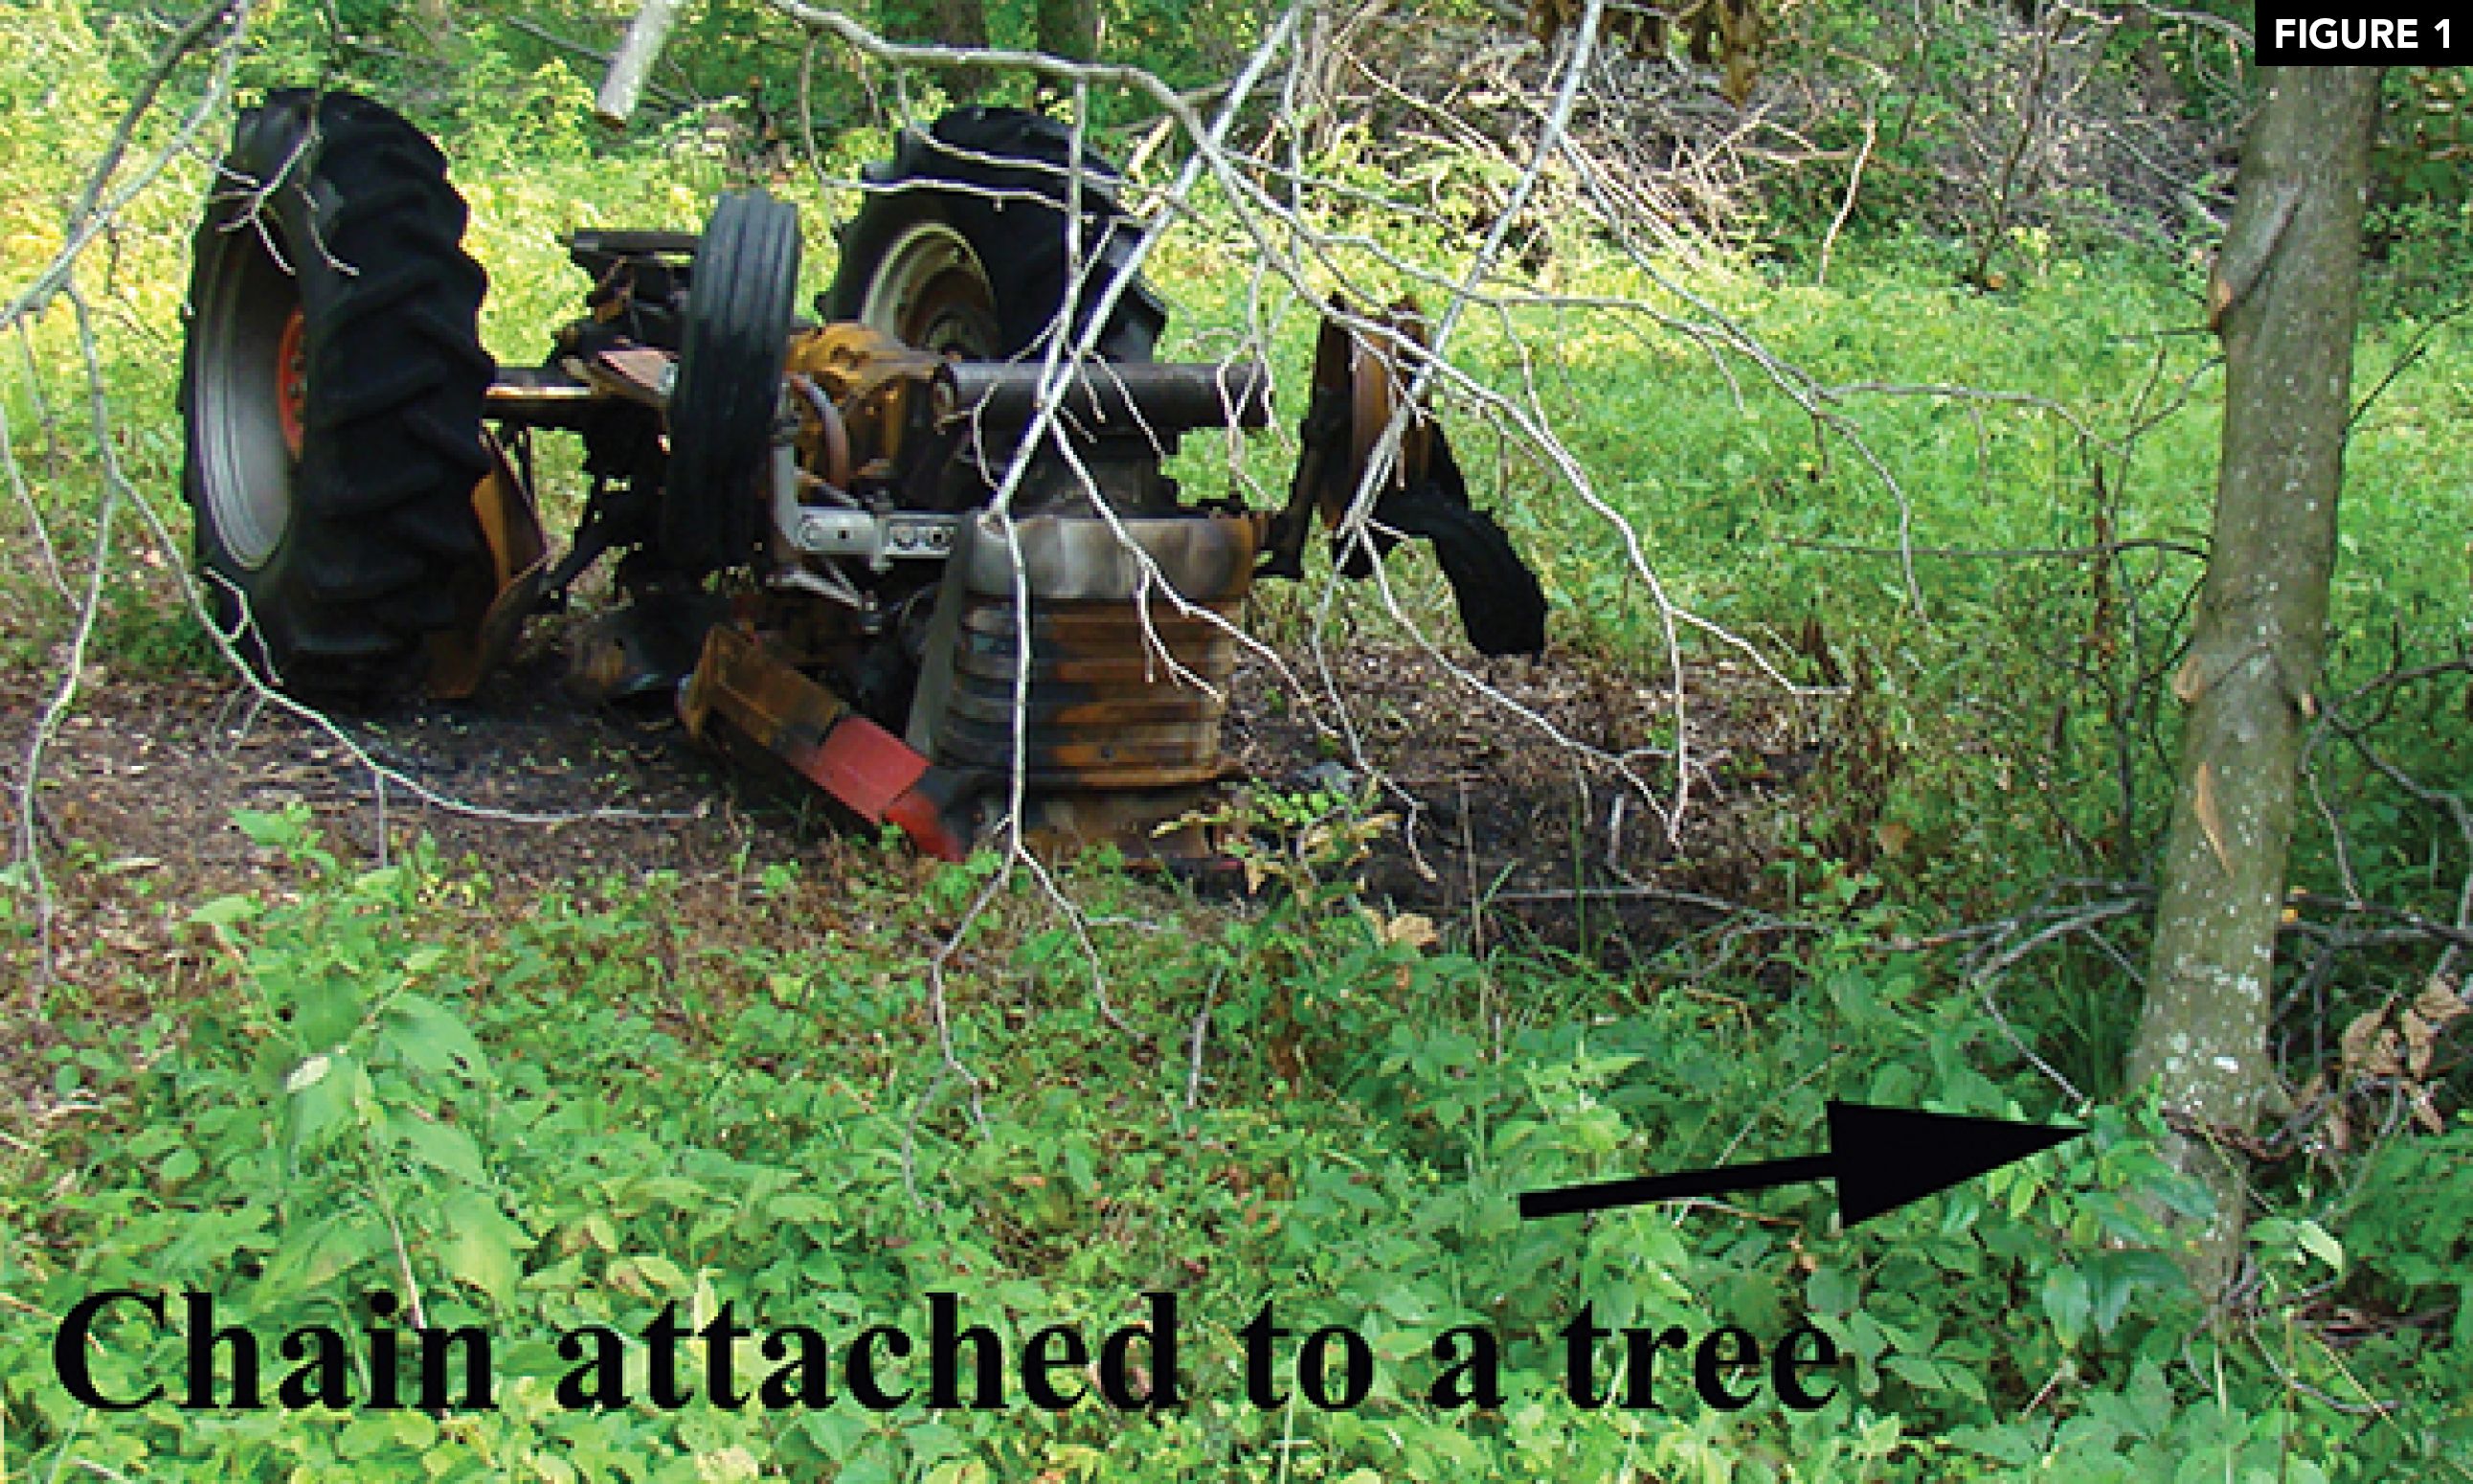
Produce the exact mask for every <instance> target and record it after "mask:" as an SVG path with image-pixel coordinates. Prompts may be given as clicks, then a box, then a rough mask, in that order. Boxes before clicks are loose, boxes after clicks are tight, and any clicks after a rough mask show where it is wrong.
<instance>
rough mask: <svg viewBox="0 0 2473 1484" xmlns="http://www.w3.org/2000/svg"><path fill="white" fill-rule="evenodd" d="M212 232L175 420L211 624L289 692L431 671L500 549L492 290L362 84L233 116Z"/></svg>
mask: <svg viewBox="0 0 2473 1484" xmlns="http://www.w3.org/2000/svg"><path fill="white" fill-rule="evenodd" d="M217 180H218V182H219V183H218V184H217V186H216V188H215V190H214V193H213V194H212V196H210V197H209V199H208V201H207V203H206V212H205V219H204V223H203V224H202V225H201V226H200V227H199V228H198V233H197V238H196V243H195V257H194V267H193V270H192V275H191V277H190V281H189V315H190V322H189V326H188V341H187V347H186V350H185V354H184V357H183V364H182V372H181V382H180V406H181V411H182V413H183V414H184V415H185V418H186V422H187V454H188V465H187V471H186V474H185V477H184V485H185V490H186V493H187V495H188V500H189V506H190V509H191V511H192V512H193V513H194V515H196V522H197V558H198V565H199V570H200V572H201V574H202V575H203V577H204V581H205V583H206V585H207V587H208V589H209V592H208V598H209V603H210V606H211V608H212V610H213V611H214V613H215V616H216V618H217V621H218V622H219V624H220V625H221V626H222V627H223V628H224V630H225V632H226V633H227V634H229V635H230V636H231V638H232V640H233V642H234V644H235V645H236V646H237V647H238V648H239V649H240V651H241V652H242V654H243V655H244V656H245V657H246V658H249V659H250V660H251V661H252V663H253V664H254V665H256V666H257V667H258V668H259V669H260V670H261V671H262V672H263V673H264V674H265V675H266V676H267V678H268V679H269V680H270V681H272V682H275V683H276V684H278V685H280V686H281V687H282V688H284V689H285V690H288V691H292V692H294V693H297V694H302V695H314V696H321V697H334V698H357V699H362V700H369V699H375V698H377V697H380V696H383V695H386V694H389V693H392V692H396V691H398V690H401V689H403V688H406V687H407V686H409V685H411V684H413V683H415V682H418V681H419V680H420V675H421V671H422V665H421V661H422V659H423V649H424V645H425V642H426V640H427V637H428V635H429V634H432V633H434V632H436V631H438V630H441V629H444V628H445V627H447V626H448V625H449V624H450V623H451V622H453V621H454V619H455V617H456V616H457V615H456V597H455V594H456V591H457V588H458V586H459V585H458V582H457V579H458V577H459V574H462V573H464V572H465V571H466V569H468V567H470V566H471V565H473V564H474V563H476V562H481V561H483V560H484V559H485V557H486V546H485V543H484V539H483V536H482V533H481V527H480V524H479V521H478V520H477V519H476V518H475V516H474V515H473V512H472V489H473V486H474V485H475V484H476V483H478V482H479V480H480V479H481V478H482V477H483V476H484V475H485V474H487V473H488V472H489V469H490V467H491V460H490V455H489V453H488V451H487V448H486V446H485V445H484V444H483V443H482V440H481V416H482V402H483V397H484V396H485V395H486V393H487V390H488V388H489V385H490V381H491V378H492V374H493V373H494V367H493V366H492V362H491V359H490V357H489V355H488V354H487V353H486V352H485V351H484V350H483V349H482V348H481V342H480V334H479V323H478V322H479V311H480V304H481V296H482V293H483V290H484V288H485V286H486V279H485V278H484V276H483V275H482V272H481V270H480V268H479V266H478V265H476V264H475V263H474V262H473V261H472V259H471V258H470V257H468V255H466V253H465V252H464V250H463V248H462V246H461V239H462V236H463V231H464V223H465V206H464V201H463V198H462V197H460V196H459V195H457V194H456V192H455V189H454V187H453V186H451V185H449V184H448V183H447V180H446V162H445V159H444V156H441V155H440V154H439V152H438V149H437V147H436V146H435V145H433V144H432V143H430V141H429V140H428V138H427V137H425V136H424V135H423V134H422V133H421V132H420V130H418V129H416V128H415V127H413V126H412V125H411V124H409V123H407V122H406V121H405V120H404V119H402V118H401V117H399V116H398V115H396V113H394V112H392V111H390V110H389V109H387V108H383V107H381V106H379V105H377V104H375V103H372V102H371V101H370V100H368V99H366V98H359V97H355V96H352V95H350V94H348V93H323V94H321V93H313V92H310V91H307V90H302V89H287V90H283V91H278V92H276V93H272V94H270V95H269V96H268V98H267V101H266V102H265V103H264V104H263V105H262V106H260V107H258V108H251V109H249V110H248V111H246V112H245V113H243V114H242V115H241V118H240V122H239V126H238V128H237V129H236V130H235V132H234V134H233V140H232V148H231V153H230V154H229V155H228V156H227V157H226V159H225V161H224V166H223V170H222V172H221V174H220V175H219V176H218V178H217Z"/></svg>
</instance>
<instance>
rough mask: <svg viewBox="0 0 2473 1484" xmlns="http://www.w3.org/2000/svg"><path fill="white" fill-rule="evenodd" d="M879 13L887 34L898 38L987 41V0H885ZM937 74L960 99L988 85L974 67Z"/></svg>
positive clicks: (966, 42)
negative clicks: (972, 68)
mask: <svg viewBox="0 0 2473 1484" xmlns="http://www.w3.org/2000/svg"><path fill="white" fill-rule="evenodd" d="M878 15H879V16H880V24H882V26H883V27H884V33H885V35H886V36H891V37H892V38H894V39H895V40H897V41H933V42H935V43H937V44H938V45H940V46H985V45H987V44H988V7H987V0H883V3H882V5H881V7H880V8H879V11H878ZM938 78H939V80H940V81H941V82H943V83H944V84H945V90H946V91H947V92H948V93H950V94H952V95H953V98H954V100H955V101H957V102H960V103H969V102H971V101H972V100H973V99H975V98H977V97H978V95H979V94H980V93H981V92H982V91H983V90H985V88H986V86H987V79H986V78H985V77H983V76H981V75H980V74H979V73H978V72H976V71H974V70H971V69H956V70H952V71H947V72H942V73H939V74H938Z"/></svg>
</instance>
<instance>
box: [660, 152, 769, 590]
mask: <svg viewBox="0 0 2473 1484" xmlns="http://www.w3.org/2000/svg"><path fill="white" fill-rule="evenodd" d="M798 293H799V210H798V207H796V206H794V205H792V204H791V203H788V202H786V201H776V200H775V199H773V198H772V197H771V196H769V195H767V194H765V193H764V192H762V191H737V192H732V194H730V195H727V196H724V197H723V198H721V201H720V203H718V204H716V205H715V206H714V207H713V210H712V221H711V223H710V225H708V227H706V228H705V233H704V236H703V237H702V239H700V241H699V244H698V246H697V248H696V255H695V266H694V267H693V268H692V269H691V270H690V271H689V276H688V278H687V302H686V310H685V312H684V315H683V316H682V317H681V327H680V332H679V340H680V347H679V373H678V381H677V382H676V384H675V385H674V387H673V389H672V391H671V394H670V462H669V467H668V469H667V471H666V472H665V474H664V476H663V479H662V486H661V514H660V543H659V549H660V556H661V560H662V561H663V562H665V563H666V564H668V565H670V566H674V567H677V568H679V569H680V570H682V571H685V572H691V573H703V572H708V571H712V570H714V569H716V568H719V567H728V566H734V565H737V564H738V563H740V562H746V561H748V560H749V559H750V558H752V557H753V556H754V555H755V553H756V542H757V540H758V539H759V538H760V536H761V534H762V531H763V515H764V488H765V482H764V476H765V474H766V472H767V470H768V467H769V465H770V463H771V460H772V457H773V436H772V434H773V420H774V418H775V416H776V415H777V414H778V412H779V410H780V403H781V372H782V363H783V361H784V360H785V359H786V358H787V356H788V354H789V349H790V324H791V313H792V311H793V310H794V309H795V308H796V307H797V304H796V301H797V299H798Z"/></svg>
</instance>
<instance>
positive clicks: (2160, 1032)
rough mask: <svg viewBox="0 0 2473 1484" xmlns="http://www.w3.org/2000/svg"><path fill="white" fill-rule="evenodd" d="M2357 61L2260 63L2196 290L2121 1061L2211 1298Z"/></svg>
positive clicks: (2310, 619)
mask: <svg viewBox="0 0 2473 1484" xmlns="http://www.w3.org/2000/svg"><path fill="white" fill-rule="evenodd" d="M2380 71H2381V69H2379V68H2376V67H2320V68H2280V69H2274V70H2272V71H2270V72H2269V73H2268V74H2267V76H2266V95H2265V98H2264V100H2263V102H2262V103H2261V105H2260V107H2259V110H2258V114H2257V116H2256V118H2255V119H2254V120H2253V121H2252V123H2251V125H2250V132H2249V135H2248V138H2247V139H2246V140H2245V142H2244V145H2243V150H2242V162H2241V176H2240V180H2239V194H2238V196H2237V198H2236V201H2235V203H2234V207H2233V217H2232V224H2231V226H2230V227H2228V228H2227V229H2226V231H2225V234H2224V245H2223V250H2222V251H2221V254H2220V255H2219V257H2218V259H2217V263H2216V270H2215V275H2214V277H2213V280H2212V281H2211V283H2210V284H2209V287H2208V299H2209V308H2210V318H2211V321H2212V323H2213V325H2214V327H2215V329H2216V330H2217V331H2218V333H2219V334H2220V335H2221V337H2222V341H2223V347H2224V431H2223V450H2222V462H2221V467H2220V469H2219V471H2218V475H2217V487H2216V521H2215V539H2214V543H2213V545H2212V547H2211V548H2210V552H2209V556H2208V562H2207V576H2206V586H2205V588H2204V590H2203V591H2202V593H2201V594H2200V599H2199V607H2198V614H2197V625H2196V629H2195V632H2194V633H2193V634H2192V635H2191V643H2190V656H2189V659H2188V661H2187V662H2186V663H2185V664H2184V665H2183V666H2182V668H2181V671H2180V673H2179V674H2178V676H2177V677H2176V678H2175V679H2174V681H2173V692H2174V694H2175V695H2176V696H2177V697H2178V698H2179V699H2180V700H2181V701H2182V702H2183V703H2184V704H2185V705H2187V706H2188V707H2189V714H2188V719H2187V722H2186V725H2185V727H2184V730H2183V732H2182V738H2181V764H2180V787H2179V791H2178V794H2177V795H2176V797H2175V800H2174V802H2173V825H2172V830H2171V833H2170V835H2169V836H2168V837H2167V840H2166V845H2165V855H2164V862H2163V882H2162V888H2163V890H2162V898H2161V900H2160V901H2159V902H2158V903H2157V907H2156V925H2155V944H2154V953H2153V958H2152V960H2151V962H2150V965H2149V975H2148V986H2147V1003H2146V1012H2145V1016H2144V1018H2143V1020H2142V1021H2141V1023H2140V1026H2139V1031H2138V1040H2137V1043H2136V1045H2135V1047H2134V1049H2133V1050H2132V1052H2131V1056H2130V1065H2129V1071H2130V1080H2131V1083H2132V1085H2133V1086H2144V1085H2146V1084H2147V1083H2149V1082H2153V1083H2155V1084H2157V1085H2158V1086H2159V1088H2160V1089H2161V1091H2162V1093H2163V1097H2164V1100H2165V1104H2166V1106H2167V1107H2168V1109H2170V1110H2171V1111H2172V1112H2173V1113H2175V1114H2176V1115H2177V1117H2176V1122H2177V1123H2178V1124H2179V1126H2180V1127H2181V1128H2182V1129H2183V1130H2184V1131H2185V1132H2184V1134H2183V1137H2182V1149H2181V1151H2180V1152H2181V1154H2182V1155H2183V1156H2184V1163H2185V1166H2186V1167H2188V1168H2190V1169H2192V1170H2194V1171H2195V1172H2197V1173H2201V1174H2203V1175H2204V1176H2205V1177H2206V1178H2207V1180H2208V1183H2209V1185H2212V1186H2213V1187H2214V1188H2215V1190H2216V1194H2217V1204H2218V1215H2217V1217H2216V1219H2215V1220H2214V1221H2213V1222H2211V1223H2210V1224H2209V1225H2208V1227H2207V1228H2206V1230H2204V1231H2203V1232H2201V1233H2197V1241H2196V1242H2195V1244H2194V1247H2193V1252H2192V1263H2191V1267H2192V1275H2193V1277H2194V1278H2195V1279H2197V1281H2198V1282H2199V1284H2200V1285H2201V1287H2202V1289H2203V1290H2204V1291H2206V1292H2208V1293H2210V1294H2221V1292H2222V1291H2223V1289H2224V1285H2225V1283H2226V1281H2228V1280H2229V1279H2230V1278H2231V1277H2232V1276H2233V1275H2234V1273H2235V1271H2236V1269H2237V1265H2238V1263H2239V1261H2240V1257H2241V1252H2242V1233H2243V1223H2244V1217H2245V1209H2244V1197H2243V1193H2242V1186H2241V1182H2240V1180H2239V1177H2238V1171H2237V1168H2236V1167H2235V1165H2234V1164H2233V1163H2232V1161H2231V1160H2230V1159H2229V1158H2228V1157H2227V1156H2226V1155H2225V1154H2224V1153H2223V1152H2222V1151H2221V1149H2220V1148H2218V1147H2215V1146H2214V1145H2213V1144H2212V1143H2211V1142H2210V1139H2209V1131H2210V1130H2213V1129H2225V1128H2228V1129H2233V1130H2240V1131H2247V1130H2248V1129H2249V1128H2250V1127H2251V1126H2252V1124H2253V1123H2254V1121H2255V1120H2256V1118H2257V1116H2258V1113H2259V1112H2260V1108H2261V1104H2262V1102H2263V1100H2264V1098H2265V1094H2266V1093H2267V1090H2268V1089H2269V1078H2270V1074H2271V1073H2270V1065H2269V1059H2268V1029H2269V1026H2268V1022H2269V1017H2270V1015H2271V1014H2272V1006H2273V995H2272V978H2271V973H2270V970H2271V969H2272V965H2273V958H2274V947H2275V931H2276V924H2277V922H2278V920H2279V917H2280V914H2281V911H2282V908H2283V903H2284V892H2285V863H2286V855H2287V851H2288V849H2289V846H2290V844H2291V841H2292V834H2293V802H2294V794H2295V790H2296V786H2297V777H2298V773H2299V768H2300V756H2301V745H2302V740H2303V736H2302V732H2303V726H2304V724H2305V723H2306V722H2307V720H2308V719H2309V717H2310V716H2311V715H2313V714H2314V713H2315V711H2316V708H2317V703H2316V701H2315V700H2314V699H2313V688H2314V687H2315V686H2316V685H2317V682H2318V671H2319V666H2320V664H2321V663H2322V662H2323V660H2324V659H2325V657H2326V647H2327V641H2326V631H2327V590H2328V580H2329V576H2330V573H2331V570H2332V568H2333V566H2334V563H2335V557H2336V497H2337V491H2338V490H2339V488H2340V486H2341V484H2342V480H2343V451H2344V428H2345V422H2346V420H2347V419H2348V417H2349V415H2350V397H2351V388H2352V367H2353V328H2354V320H2355V303H2356V299H2357V298H2358V295H2359V288H2360V281H2361V242H2362V210H2363V198H2364V195H2365V191H2366V188H2367V184H2368V176H2369V157H2370V139H2371V132H2372V130H2373V128H2374V127H2375V124H2376V120H2377V116H2378V97H2379V75H2380Z"/></svg>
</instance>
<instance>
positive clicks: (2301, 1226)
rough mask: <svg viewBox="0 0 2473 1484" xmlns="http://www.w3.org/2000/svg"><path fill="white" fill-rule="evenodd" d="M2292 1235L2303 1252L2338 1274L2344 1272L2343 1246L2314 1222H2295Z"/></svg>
mask: <svg viewBox="0 0 2473 1484" xmlns="http://www.w3.org/2000/svg"><path fill="white" fill-rule="evenodd" d="M2293 1238H2294V1240H2296V1241H2298V1242H2300V1244H2301V1250H2302V1251H2303V1252H2306V1253H2308V1254H2309V1255H2310V1256H2312V1257H2316V1258H2317V1259H2318V1260H2319V1261H2321V1262H2323V1263H2325V1264H2327V1266H2328V1267H2330V1268H2332V1269H2334V1270H2335V1271H2336V1272H2338V1273H2340V1274H2341V1273H2342V1272H2343V1271H2344V1244H2343V1243H2341V1242H2339V1241H2338V1240H2336V1238H2334V1237H2333V1236H2330V1235H2329V1234H2328V1233H2327V1229H2326V1228H2325V1227H2322V1226H2320V1225H2319V1224H2318V1223H2317V1222H2315V1221H2300V1222H2295V1223H2294V1224H2293Z"/></svg>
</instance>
